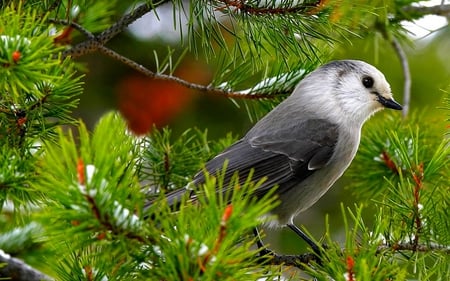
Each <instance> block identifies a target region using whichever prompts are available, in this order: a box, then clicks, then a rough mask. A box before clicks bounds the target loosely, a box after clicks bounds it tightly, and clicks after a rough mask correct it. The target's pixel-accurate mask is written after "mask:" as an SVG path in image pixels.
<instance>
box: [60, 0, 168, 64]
mask: <svg viewBox="0 0 450 281" xmlns="http://www.w3.org/2000/svg"><path fill="white" fill-rule="evenodd" d="M167 2H169V0H162V1H159V2H158V3H153V4H142V5H140V6H138V7H137V8H136V9H134V10H132V11H131V12H129V13H128V14H126V15H124V16H123V17H122V18H120V19H119V20H118V21H117V22H115V23H114V24H113V25H112V26H110V27H109V28H107V29H105V30H104V31H103V32H101V33H100V34H99V35H98V36H95V37H93V38H90V39H89V40H87V41H83V42H81V43H79V44H77V45H75V46H73V47H72V48H70V49H69V50H67V51H64V52H63V53H62V57H63V59H64V58H65V57H67V56H71V57H79V56H82V55H86V54H89V53H92V52H94V51H96V50H97V49H98V47H99V46H101V45H104V44H106V43H107V42H108V41H109V40H111V39H112V38H114V37H115V36H116V35H117V34H119V33H121V32H122V31H123V30H124V29H125V28H126V27H127V26H128V25H130V24H131V23H133V22H134V21H136V20H137V19H139V18H140V17H142V16H143V15H145V14H146V13H148V12H150V11H152V10H153V9H156V8H157V7H159V6H160V5H162V4H164V3H167Z"/></svg>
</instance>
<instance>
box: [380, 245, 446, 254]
mask: <svg viewBox="0 0 450 281" xmlns="http://www.w3.org/2000/svg"><path fill="white" fill-rule="evenodd" d="M387 250H393V251H411V252H422V253H427V252H443V253H445V254H450V247H449V246H443V245H436V244H430V245H424V244H418V245H415V244H413V243H400V244H394V245H386V244H385V245H380V246H378V248H377V254H379V253H381V252H383V251H387Z"/></svg>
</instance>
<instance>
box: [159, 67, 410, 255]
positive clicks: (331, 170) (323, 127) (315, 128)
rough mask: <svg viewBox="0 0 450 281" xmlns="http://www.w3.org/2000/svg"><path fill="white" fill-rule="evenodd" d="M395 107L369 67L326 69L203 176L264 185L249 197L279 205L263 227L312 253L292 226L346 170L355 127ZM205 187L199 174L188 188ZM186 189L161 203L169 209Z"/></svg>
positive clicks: (357, 136)
mask: <svg viewBox="0 0 450 281" xmlns="http://www.w3.org/2000/svg"><path fill="white" fill-rule="evenodd" d="M383 108H391V109H396V110H401V109H402V106H401V105H400V104H398V103H397V102H396V101H395V100H394V99H393V97H392V93H391V89H390V86H389V83H388V82H387V81H386V79H385V77H384V75H383V74H382V73H381V72H380V71H379V70H378V69H376V68H375V67H374V66H372V65H370V64H367V63H365V62H363V61H358V60H340V61H333V62H330V63H328V64H325V65H323V66H322V67H320V68H318V69H316V70H315V71H313V72H311V73H310V74H308V75H307V76H306V77H305V78H304V79H303V80H302V81H301V82H300V83H299V84H298V85H297V86H296V88H295V90H294V91H293V93H292V94H291V95H290V96H289V97H288V98H286V99H285V100H284V101H283V102H282V103H280V104H279V105H278V106H277V107H275V108H274V109H273V110H272V111H271V112H269V113H268V114H267V115H266V116H265V117H263V118H262V119H261V120H260V121H259V122H257V123H256V124H255V125H254V126H253V128H251V129H250V130H249V131H248V133H247V134H246V135H245V136H244V137H243V138H242V139H240V140H239V141H237V142H236V143H234V144H233V145H231V146H230V147H229V148H227V149H226V150H225V151H223V152H222V153H220V154H219V155H217V156H216V157H214V158H213V159H211V160H210V161H209V162H207V163H206V165H205V168H206V171H207V172H208V173H209V174H212V175H214V174H216V173H218V172H220V171H222V170H223V165H224V163H225V162H226V163H227V167H226V171H225V177H224V179H225V183H224V186H226V184H227V183H228V182H229V181H230V180H231V178H232V176H233V175H234V174H235V173H238V175H239V178H240V180H241V181H242V183H243V182H245V180H246V179H247V177H248V175H249V174H250V172H252V173H253V174H252V179H253V180H254V181H258V180H260V179H261V178H265V179H266V180H265V181H264V182H263V183H262V185H260V186H259V187H258V188H257V189H256V190H255V191H254V196H256V197H262V196H263V195H264V194H266V192H268V191H269V190H270V189H271V188H273V187H274V186H276V185H277V186H278V188H277V190H276V192H275V194H277V196H278V197H279V200H280V204H279V205H278V206H277V207H275V209H273V210H272V214H274V215H276V217H277V219H276V220H273V221H271V222H270V223H269V224H270V225H271V226H274V227H278V226H288V227H289V228H291V229H292V230H294V231H295V232H296V233H297V234H298V235H300V236H301V237H302V238H303V239H305V241H306V242H308V243H309V244H310V245H311V246H312V247H313V249H314V250H315V251H318V247H317V245H315V244H314V243H313V242H312V240H311V239H309V237H307V236H306V235H305V234H304V233H303V232H302V231H301V230H300V229H299V228H298V227H297V226H295V225H294V224H293V219H294V218H295V217H296V216H297V215H298V214H300V213H301V212H302V211H305V210H306V209H308V208H309V207H311V206H312V205H313V204H314V203H315V202H316V201H317V200H319V198H320V197H322V196H323V195H324V194H325V193H326V192H327V191H328V190H329V188H330V187H331V186H332V185H333V183H334V182H335V181H336V180H337V179H339V178H340V177H341V176H342V174H343V173H344V172H345V170H346V169H347V168H348V166H349V165H350V163H351V162H352V160H353V158H354V157H355V154H356V151H357V150H358V146H359V142H360V135H361V127H362V126H363V124H364V122H365V121H366V120H367V119H368V118H369V117H370V116H372V115H373V114H374V113H375V112H377V111H379V110H381V109H383ZM204 181H205V175H204V173H203V172H199V173H198V174H196V175H195V177H194V179H193V181H192V183H191V184H189V187H190V186H192V185H194V186H195V185H199V184H201V183H203V182H204ZM186 192H189V193H190V194H189V196H191V197H195V191H193V190H191V189H190V188H185V189H181V190H176V191H174V192H172V193H169V194H168V195H167V199H168V202H169V204H173V203H174V202H177V201H179V200H180V197H181V196H182V195H183V194H185V193H186Z"/></svg>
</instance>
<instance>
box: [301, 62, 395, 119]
mask: <svg viewBox="0 0 450 281" xmlns="http://www.w3.org/2000/svg"><path fill="white" fill-rule="evenodd" d="M302 82H304V85H303V86H304V87H301V88H304V89H299V92H303V93H300V94H304V92H307V93H313V92H315V93H314V94H312V95H314V96H310V97H309V98H310V100H312V99H314V98H317V105H318V106H320V107H323V108H324V107H328V110H325V111H327V112H329V113H330V117H332V116H333V115H336V116H339V117H340V118H347V117H348V118H349V119H351V120H354V121H356V122H357V123H360V124H362V123H364V121H365V120H366V119H367V118H369V117H370V116H371V115H372V114H374V113H375V112H377V111H379V110H381V109H383V108H391V109H396V110H401V109H402V106H401V105H400V104H399V103H397V102H396V101H395V100H394V99H393V97H392V93H391V88H390V86H389V83H388V82H387V81H386V78H385V77H384V75H383V73H381V72H380V71H379V70H378V69H376V68H375V67H374V66H372V65H370V64H368V63H365V62H363V61H358V60H340V61H333V62H330V63H328V64H325V65H323V66H322V67H320V68H318V69H317V70H315V71H314V72H312V73H311V74H310V75H309V76H308V77H306V78H305V79H304V80H303V81H302ZM299 86H300V85H299ZM314 88H316V89H315V90H314ZM306 95H308V94H306ZM319 96H320V97H319ZM322 110H323V109H322ZM333 117H335V116H333Z"/></svg>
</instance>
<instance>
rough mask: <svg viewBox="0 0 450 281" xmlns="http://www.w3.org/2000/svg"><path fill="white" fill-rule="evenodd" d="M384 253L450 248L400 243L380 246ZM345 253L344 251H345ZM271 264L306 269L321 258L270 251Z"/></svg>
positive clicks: (433, 250)
mask: <svg viewBox="0 0 450 281" xmlns="http://www.w3.org/2000/svg"><path fill="white" fill-rule="evenodd" d="M384 251H395V252H399V251H410V252H422V253H426V252H436V251H439V252H444V253H445V254H450V247H448V246H441V245H433V244H431V245H423V244H419V245H416V244H414V243H400V244H394V245H387V244H386V245H380V246H379V247H378V248H377V254H381V253H382V252H384ZM343 252H344V251H343ZM268 257H269V261H268V262H269V263H270V264H272V265H285V266H294V267H296V268H298V269H304V268H305V265H306V264H309V263H310V262H312V261H315V262H319V261H320V257H318V256H317V254H313V253H304V254H300V255H279V254H276V253H273V252H271V251H270V253H269V255H268Z"/></svg>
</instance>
